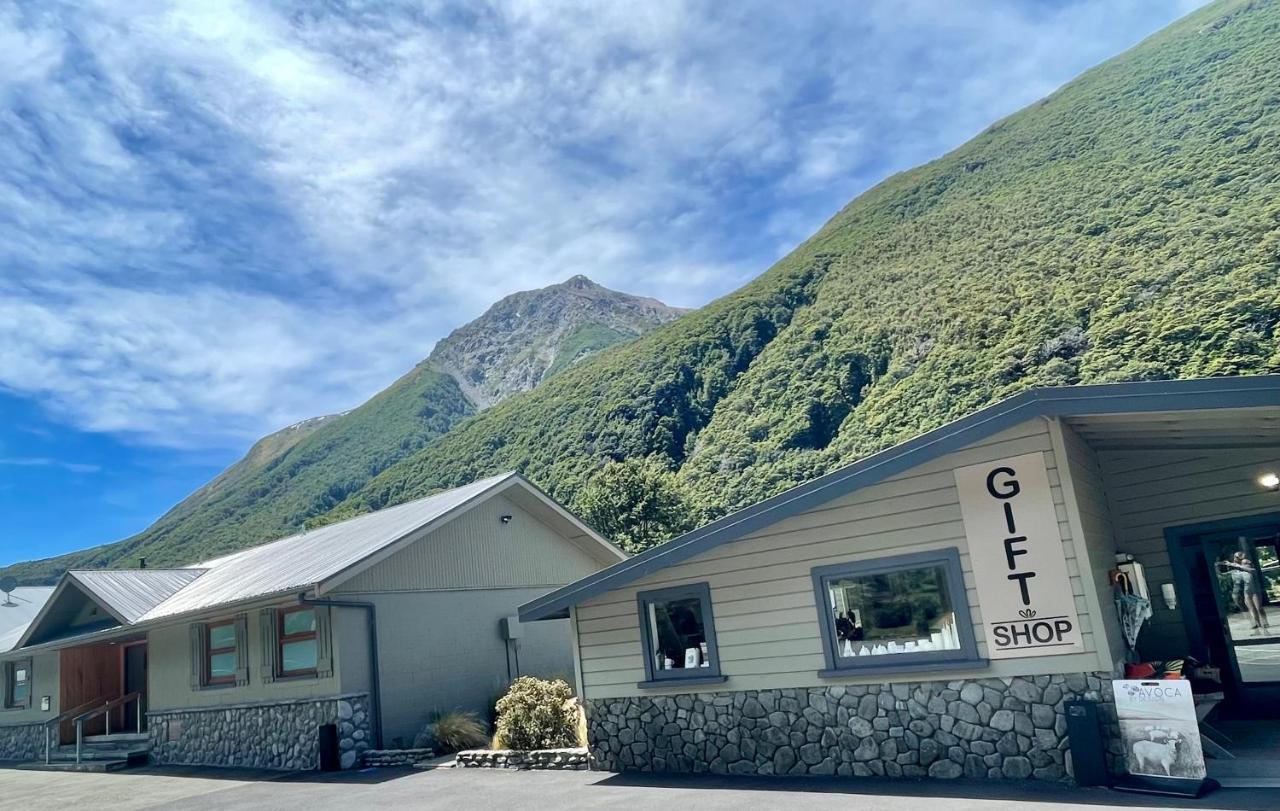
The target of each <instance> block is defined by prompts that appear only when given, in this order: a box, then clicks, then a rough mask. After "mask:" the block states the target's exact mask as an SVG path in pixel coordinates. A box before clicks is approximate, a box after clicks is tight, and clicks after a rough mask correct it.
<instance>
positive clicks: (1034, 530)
mask: <svg viewBox="0 0 1280 811" xmlns="http://www.w3.org/2000/svg"><path fill="white" fill-rule="evenodd" d="M955 475H956V487H957V488H958V489H959V491H960V511H961V514H962V515H963V516H964V531H965V536H966V537H967V538H968V540H969V560H970V562H971V563H972V565H973V579H974V583H975V585H976V586H977V588H978V602H979V604H980V605H981V606H982V621H983V625H984V627H985V629H986V639H987V655H988V657H989V658H992V659H1008V658H1015V657H1019V656H1046V655H1052V654H1058V653H1078V652H1079V651H1081V650H1082V649H1083V645H1082V641H1081V638H1080V619H1079V617H1078V616H1077V615H1076V601H1075V597H1074V596H1073V595H1072V593H1071V578H1070V576H1069V575H1068V574H1067V559H1066V557H1065V556H1064V555H1063V552H1062V536H1061V534H1060V533H1059V532H1058V516H1057V512H1056V511H1055V510H1054V506H1053V494H1052V492H1051V491H1050V490H1049V473H1048V471H1047V470H1046V469H1045V464H1044V454H1042V453H1029V454H1026V455H1025V456H1015V457H1012V458H1009V459H1000V460H997V461H994V462H987V463H984V464H981V465H970V466H969V467H962V468H957V469H956V471H955Z"/></svg>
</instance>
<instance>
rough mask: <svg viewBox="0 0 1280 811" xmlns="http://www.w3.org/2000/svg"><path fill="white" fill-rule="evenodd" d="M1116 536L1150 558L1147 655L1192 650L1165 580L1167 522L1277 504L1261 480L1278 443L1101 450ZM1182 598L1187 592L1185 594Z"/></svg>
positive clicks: (1169, 578)
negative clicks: (1165, 592) (1164, 592)
mask: <svg viewBox="0 0 1280 811" xmlns="http://www.w3.org/2000/svg"><path fill="white" fill-rule="evenodd" d="M1098 461H1099V462H1100V463H1101V466H1102V474H1103V481H1104V482H1105V483H1106V489H1107V494H1108V497H1109V500H1110V507H1111V516H1112V521H1113V523H1114V525H1115V537H1116V544H1117V546H1119V548H1120V550H1121V551H1122V552H1130V553H1132V554H1134V555H1136V556H1138V558H1139V560H1141V561H1142V563H1143V564H1144V565H1145V566H1146V569H1147V582H1148V585H1150V587H1151V596H1152V601H1151V602H1152V608H1153V609H1154V611H1155V614H1154V615H1153V616H1152V618H1151V619H1150V620H1149V621H1148V624H1147V627H1146V628H1144V629H1143V631H1142V636H1141V637H1140V638H1139V642H1138V644H1139V647H1140V649H1141V650H1142V653H1143V655H1144V656H1147V657H1150V658H1156V657H1166V658H1173V657H1181V656H1184V655H1186V653H1187V635H1186V631H1185V629H1184V628H1183V618H1182V610H1181V609H1180V608H1179V609H1174V610H1172V611H1171V610H1169V609H1168V608H1167V607H1166V606H1165V604H1164V600H1163V599H1161V597H1160V584H1161V583H1170V582H1173V579H1174V578H1173V569H1172V567H1171V565H1170V563H1169V548H1168V546H1167V545H1166V543H1165V538H1164V530H1165V528H1166V527H1176V526H1182V525H1186V524H1198V523H1201V522H1204V521H1215V520H1218V519H1222V518H1232V517H1235V516H1241V515H1250V514H1256V513H1264V512H1274V511H1278V510H1280V500H1278V499H1277V498H1276V494H1275V493H1271V492H1267V491H1266V490H1263V489H1262V488H1261V487H1259V486H1258V481H1257V480H1258V477H1259V476H1260V475H1262V474H1263V473H1264V472H1266V471H1268V470H1274V469H1275V465H1276V452H1275V450H1274V449H1260V450H1249V449H1229V450H1160V451H1099V452H1098ZM1179 599H1187V596H1186V595H1181V596H1180V598H1179Z"/></svg>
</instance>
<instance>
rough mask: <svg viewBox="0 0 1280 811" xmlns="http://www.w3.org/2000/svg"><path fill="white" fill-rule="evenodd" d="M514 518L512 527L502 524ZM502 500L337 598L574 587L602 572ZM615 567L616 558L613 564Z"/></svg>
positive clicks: (575, 542) (573, 542)
mask: <svg viewBox="0 0 1280 811" xmlns="http://www.w3.org/2000/svg"><path fill="white" fill-rule="evenodd" d="M504 515H510V516H511V521H510V523H507V524H504V523H502V516H504ZM584 541H587V542H590V543H594V542H591V541H589V539H585V538H579V539H567V538H565V537H564V536H563V535H561V534H560V533H558V532H557V531H555V530H554V529H552V528H551V527H549V526H547V525H546V524H545V523H543V522H542V521H540V520H538V518H536V517H535V516H534V515H533V514H532V513H531V512H530V511H528V510H526V509H524V508H522V507H521V506H519V505H517V504H516V503H515V502H514V501H513V500H511V499H510V498H508V497H507V496H505V495H498V496H494V497H493V498H490V499H489V500H488V501H485V502H484V503H483V504H480V505H478V506H476V507H475V508H473V509H471V510H470V511H469V512H467V513H464V514H463V515H461V516H459V517H457V518H455V519H454V520H453V521H450V522H449V523H448V524H445V525H444V526H442V527H440V528H439V529H437V530H435V531H434V532H431V533H429V534H428V535H426V536H425V537H423V538H422V539H421V540H418V541H416V542H414V543H412V544H410V545H409V546H406V547H405V548H404V549H402V550H400V551H399V552H396V553H395V554H394V555H392V556H391V557H389V558H387V559H386V560H384V561H381V562H380V563H377V564H375V565H374V566H372V567H370V568H369V569H367V570H366V571H364V572H361V573H360V574H358V575H356V576H355V577H353V578H352V579H351V580H349V581H347V582H345V583H343V584H342V585H341V586H340V587H339V588H337V589H335V592H338V593H364V594H367V593H373V592H390V591H428V590H438V589H460V588H511V587H523V586H546V587H548V588H551V587H555V586H562V585H564V584H566V583H571V582H573V581H574V580H577V579H578V578H580V577H585V576H587V575H589V574H591V573H592V572H595V571H597V570H599V569H601V568H603V567H604V566H605V565H607V563H611V562H613V561H612V560H607V561H606V560H598V559H596V558H594V557H592V556H591V555H589V554H587V552H586V551H584V549H583V548H582V544H583V542H584ZM614 560H616V558H615V559H614Z"/></svg>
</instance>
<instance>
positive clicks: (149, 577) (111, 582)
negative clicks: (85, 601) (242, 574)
mask: <svg viewBox="0 0 1280 811" xmlns="http://www.w3.org/2000/svg"><path fill="white" fill-rule="evenodd" d="M204 572H205V570H204V569H192V568H188V569H77V570H73V571H70V572H67V576H68V577H69V578H70V579H71V580H73V581H74V582H75V583H76V585H78V586H80V587H81V589H83V590H84V591H85V593H86V594H88V596H89V597H90V598H92V599H93V600H94V601H95V602H97V603H98V605H100V606H102V607H103V608H105V609H106V610H108V611H110V612H111V615H112V616H114V617H115V618H116V619H117V620H119V621H120V623H121V624H123V625H131V624H133V623H135V622H137V621H138V620H139V619H141V618H142V615H143V614H146V613H147V612H148V611H150V610H151V609H153V608H155V607H156V606H158V605H160V603H162V602H164V601H165V600H166V599H168V598H169V597H170V596H172V595H173V594H174V593H175V592H177V591H178V590H179V589H181V588H182V587H183V586H185V585H187V584H188V583H190V582H191V581H193V580H195V579H196V578H197V577H199V576H200V575H202V574H204Z"/></svg>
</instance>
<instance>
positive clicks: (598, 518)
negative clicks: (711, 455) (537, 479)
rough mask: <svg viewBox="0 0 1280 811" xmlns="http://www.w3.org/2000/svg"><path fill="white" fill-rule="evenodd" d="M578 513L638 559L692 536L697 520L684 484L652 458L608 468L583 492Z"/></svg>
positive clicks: (575, 501)
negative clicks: (678, 538) (646, 552)
mask: <svg viewBox="0 0 1280 811" xmlns="http://www.w3.org/2000/svg"><path fill="white" fill-rule="evenodd" d="M573 510H574V512H575V513H577V515H578V516H579V517H581V518H582V519H583V520H584V521H586V522H587V523H588V524H590V525H591V526H593V527H595V528H596V530H597V531H598V532H600V533H601V534H602V535H604V536H605V537H606V538H608V539H609V540H611V541H613V542H614V543H616V544H618V545H619V546H621V547H622V548H623V549H625V550H627V551H628V552H632V553H635V552H643V551H644V550H646V549H648V548H649V547H651V546H656V545H658V544H660V543H662V542H663V541H666V540H669V539H671V538H674V537H675V536H677V535H679V534H681V533H683V532H686V531H688V530H689V529H690V528H691V522H692V514H693V511H692V509H691V507H690V504H689V499H688V496H687V495H686V494H685V492H684V488H683V486H682V485H681V483H680V480H679V479H678V478H676V475H675V474H674V473H672V472H671V471H670V470H667V469H666V467H664V466H663V465H662V464H661V463H659V462H658V461H657V460H655V459H653V458H652V457H644V458H642V459H628V460H626V461H625V462H612V461H611V462H608V463H606V464H605V465H604V467H601V468H600V469H599V470H597V471H596V472H595V473H594V474H592V475H591V477H590V478H589V479H588V480H587V484H586V485H585V486H584V487H583V488H582V489H581V490H580V491H578V494H577V495H576V496H575V497H574V499H573Z"/></svg>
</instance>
